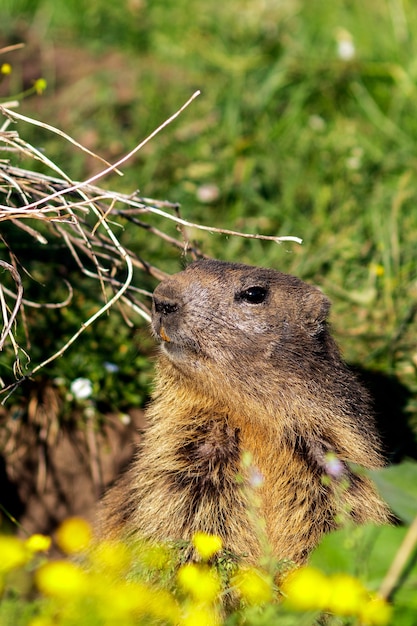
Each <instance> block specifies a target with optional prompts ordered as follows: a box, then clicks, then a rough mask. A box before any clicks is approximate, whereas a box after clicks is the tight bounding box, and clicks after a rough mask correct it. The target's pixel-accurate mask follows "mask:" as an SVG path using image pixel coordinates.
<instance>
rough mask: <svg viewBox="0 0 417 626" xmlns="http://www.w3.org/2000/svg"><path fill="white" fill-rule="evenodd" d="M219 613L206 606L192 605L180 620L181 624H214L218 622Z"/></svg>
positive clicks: (183, 625)
mask: <svg viewBox="0 0 417 626" xmlns="http://www.w3.org/2000/svg"><path fill="white" fill-rule="evenodd" d="M220 623H221V620H220V617H219V615H218V614H217V613H216V612H215V611H213V609H211V608H210V607H207V606H198V605H195V604H194V605H192V606H190V607H189V609H188V610H187V612H186V614H185V615H184V617H183V618H182V620H181V624H182V626H216V624H220Z"/></svg>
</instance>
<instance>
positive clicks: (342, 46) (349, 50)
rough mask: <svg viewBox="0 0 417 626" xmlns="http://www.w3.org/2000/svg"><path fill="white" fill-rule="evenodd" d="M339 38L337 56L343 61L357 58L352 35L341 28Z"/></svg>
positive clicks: (337, 37)
mask: <svg viewBox="0 0 417 626" xmlns="http://www.w3.org/2000/svg"><path fill="white" fill-rule="evenodd" d="M336 39H337V56H338V57H339V59H342V61H351V60H352V59H354V58H355V55H356V49H355V44H354V43H353V37H352V35H351V34H350V33H349V32H348V31H347V30H344V29H340V30H339V32H338V33H337V35H336Z"/></svg>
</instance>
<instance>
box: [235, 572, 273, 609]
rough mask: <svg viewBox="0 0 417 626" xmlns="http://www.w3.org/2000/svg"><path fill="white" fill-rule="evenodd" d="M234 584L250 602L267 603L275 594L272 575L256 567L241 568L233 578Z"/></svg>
mask: <svg viewBox="0 0 417 626" xmlns="http://www.w3.org/2000/svg"><path fill="white" fill-rule="evenodd" d="M233 584H234V586H235V587H236V588H237V590H238V591H239V593H240V595H241V596H242V598H243V599H244V600H245V601H246V602H247V603H248V604H265V603H266V602H270V601H271V600H272V596H273V582H272V579H271V577H270V576H269V575H268V574H266V572H262V571H260V570H258V569H256V568H251V569H241V570H240V571H239V572H238V573H237V574H236V576H235V577H234V578H233Z"/></svg>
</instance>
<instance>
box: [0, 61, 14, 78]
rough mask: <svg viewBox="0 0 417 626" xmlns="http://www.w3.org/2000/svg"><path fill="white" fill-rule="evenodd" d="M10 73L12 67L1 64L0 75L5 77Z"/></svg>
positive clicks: (7, 64)
mask: <svg viewBox="0 0 417 626" xmlns="http://www.w3.org/2000/svg"><path fill="white" fill-rule="evenodd" d="M11 73H12V66H11V65H10V64H9V63H3V65H2V66H1V67H0V74H5V75H6V76H7V75H8V74H11Z"/></svg>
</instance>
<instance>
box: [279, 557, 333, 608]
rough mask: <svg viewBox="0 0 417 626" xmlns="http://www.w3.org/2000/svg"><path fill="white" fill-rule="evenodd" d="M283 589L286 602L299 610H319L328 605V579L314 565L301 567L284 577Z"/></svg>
mask: <svg viewBox="0 0 417 626" xmlns="http://www.w3.org/2000/svg"><path fill="white" fill-rule="evenodd" d="M283 591H284V593H285V594H286V596H287V598H286V602H287V603H288V604H289V605H290V606H291V607H292V608H295V609H298V610H300V611H309V610H321V609H325V608H326V607H327V605H328V599H329V594H330V581H329V579H328V577H327V576H326V575H325V574H323V572H321V571H320V570H318V569H315V568H314V567H301V568H300V569H297V570H295V571H294V572H291V573H290V574H289V575H288V577H287V578H286V580H285V582H284V585H283Z"/></svg>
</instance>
